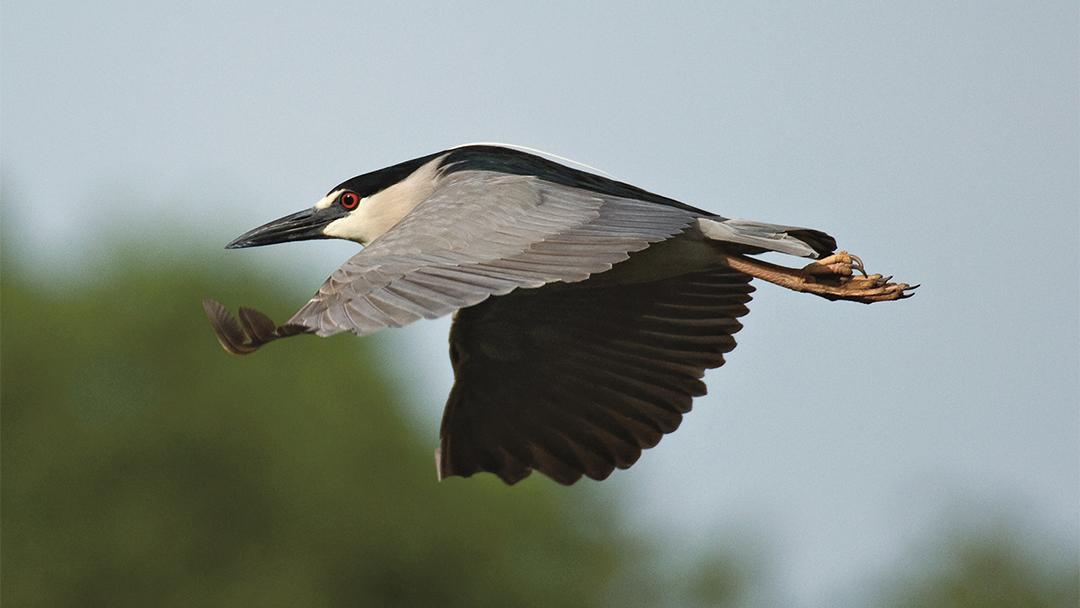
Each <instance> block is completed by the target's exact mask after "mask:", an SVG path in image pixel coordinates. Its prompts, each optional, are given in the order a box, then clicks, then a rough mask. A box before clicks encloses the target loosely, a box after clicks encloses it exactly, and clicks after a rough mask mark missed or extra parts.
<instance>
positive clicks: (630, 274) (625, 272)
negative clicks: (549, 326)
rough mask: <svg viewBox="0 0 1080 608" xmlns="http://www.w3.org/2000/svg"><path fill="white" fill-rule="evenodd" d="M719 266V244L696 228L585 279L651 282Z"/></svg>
mask: <svg viewBox="0 0 1080 608" xmlns="http://www.w3.org/2000/svg"><path fill="white" fill-rule="evenodd" d="M718 263H719V256H718V252H717V244H716V243H715V242H713V241H709V240H708V239H706V238H705V237H704V236H703V235H702V234H701V231H700V230H698V229H697V228H696V227H694V228H691V229H690V230H688V231H686V232H684V233H682V234H679V235H677V236H674V237H672V238H670V239H667V240H665V241H660V242H658V243H653V244H652V245H649V247H648V248H646V249H644V250H642V251H638V252H636V253H632V254H630V259H628V260H626V261H625V262H622V263H619V264H616V265H615V266H614V267H613V268H612V269H611V270H609V271H607V272H604V273H600V274H595V275H593V276H591V277H590V278H588V279H586V282H588V283H593V282H595V283H604V284H611V283H616V284H630V283H650V282H652V281H659V280H662V279H667V278H671V277H676V276H680V275H684V274H687V273H691V272H699V271H702V270H706V269H708V268H714V267H716V265H717V264H718Z"/></svg>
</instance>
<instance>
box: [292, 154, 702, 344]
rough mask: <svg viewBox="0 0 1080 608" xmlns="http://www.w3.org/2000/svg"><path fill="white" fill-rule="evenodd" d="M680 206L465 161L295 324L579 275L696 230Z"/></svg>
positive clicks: (477, 296) (396, 317) (408, 316)
mask: <svg viewBox="0 0 1080 608" xmlns="http://www.w3.org/2000/svg"><path fill="white" fill-rule="evenodd" d="M696 217H697V216H696V215H695V214H694V213H693V212H691V211H688V210H685V209H680V208H677V207H671V206H665V205H658V204H655V203H650V202H645V201H640V200H636V199H633V198H620V197H616V196H611V195H605V194H598V193H595V192H592V191H589V190H584V189H580V188H575V187H570V186H565V185H561V184H554V183H551V182H548V181H544V180H541V179H538V178H536V177H530V176H519V175H505V174H500V173H495V172H489V171H461V172H458V173H453V174H451V175H449V176H447V177H445V178H443V183H442V184H441V185H440V186H439V188H438V189H437V190H436V191H435V192H434V193H433V194H432V195H431V196H430V197H429V198H428V199H426V200H425V201H423V202H422V203H420V204H419V205H417V207H416V208H415V209H413V210H412V211H411V212H410V213H409V214H408V215H406V216H405V218H404V219H402V220H401V221H400V222H398V224H397V225H395V226H394V227H393V228H391V229H390V230H389V231H388V232H386V233H385V234H383V235H382V236H381V237H379V238H378V239H376V240H375V241H374V242H372V243H371V245H369V246H368V247H367V248H365V249H364V250H363V251H361V252H360V253H358V254H356V255H355V256H353V257H352V258H351V259H349V261H347V262H346V263H345V264H344V265H343V266H342V267H341V268H339V269H338V270H337V271H335V272H334V274H333V275H331V276H330V278H329V279H327V280H326V282H325V283H323V285H322V287H320V288H319V291H318V292H317V293H316V294H315V296H314V297H313V298H312V299H311V300H310V301H309V302H308V303H307V304H306V305H304V307H303V308H301V309H300V310H299V311H298V312H297V313H296V314H295V315H293V317H292V318H291V319H289V321H288V323H289V324H292V325H299V326H303V327H306V328H309V329H310V330H311V331H313V332H314V333H317V334H319V335H323V336H326V335H330V334H334V333H338V332H340V331H344V330H351V331H353V332H355V333H357V334H360V335H363V334H368V333H371V332H374V331H377V330H379V329H382V328H383V327H400V326H402V325H405V324H408V323H411V322H413V321H415V320H417V319H420V318H434V317H438V316H442V315H445V314H448V313H450V312H453V311H455V310H458V309H460V308H464V307H468V306H473V305H475V304H477V303H479V302H481V301H483V300H484V299H486V298H488V297H489V296H492V295H502V294H506V293H508V292H510V291H512V290H513V289H515V288H518V287H539V286H541V285H545V284H548V283H553V282H557V281H563V282H574V281H580V280H583V279H585V278H587V277H588V276H589V275H591V274H594V273H597V272H603V271H605V270H608V269H610V268H611V266H612V265H613V264H616V263H618V262H621V261H623V260H625V259H627V257H628V254H629V253H631V252H634V251H639V250H641V249H644V248H646V247H648V246H649V243H653V242H657V241H661V240H664V239H667V238H670V237H671V236H674V235H676V234H679V233H681V232H683V231H684V230H686V229H687V228H688V227H689V226H691V225H692V224H693V222H694V221H695V219H696Z"/></svg>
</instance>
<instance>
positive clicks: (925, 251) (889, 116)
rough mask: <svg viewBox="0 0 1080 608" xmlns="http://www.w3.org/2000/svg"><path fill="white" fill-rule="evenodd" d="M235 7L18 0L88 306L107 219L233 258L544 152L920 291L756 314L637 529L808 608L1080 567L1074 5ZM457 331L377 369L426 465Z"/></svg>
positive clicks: (10, 40)
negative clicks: (978, 546)
mask: <svg viewBox="0 0 1080 608" xmlns="http://www.w3.org/2000/svg"><path fill="white" fill-rule="evenodd" d="M220 4H221V3H218V2H213V3H209V2H208V3H201V2H195V3H175V2H171V3H147V2H102V3H75V2H70V3H65V2H61V3H48V2H29V1H26V0H8V1H6V2H4V5H3V9H2V10H3V13H2V38H3V40H2V44H3V48H2V51H3V56H2V57H3V66H2V79H3V80H2V84H3V105H2V131H0V134H2V138H3V139H2V155H3V157H2V160H3V174H2V175H3V192H2V195H3V211H4V216H3V220H4V222H8V225H7V228H8V230H7V231H6V234H9V235H13V237H14V238H15V239H17V243H16V245H17V248H16V251H17V255H19V256H21V257H24V258H25V259H26V260H27V261H29V262H33V263H37V264H40V265H41V267H42V268H43V269H45V268H48V269H49V271H50V272H57V270H56V269H55V268H54V266H57V265H59V262H61V261H62V262H63V265H64V266H69V267H70V268H71V269H72V271H73V278H79V277H82V278H84V279H87V280H92V277H93V269H94V265H95V260H96V259H97V258H98V257H99V256H100V255H101V253H102V251H103V248H102V246H101V245H100V244H98V243H96V242H95V239H97V238H99V237H100V236H102V235H105V234H113V231H112V230H111V228H114V227H116V226H117V225H120V226H122V227H123V228H124V229H125V230H128V231H131V232H133V233H148V234H155V235H157V234H163V233H167V232H175V233H176V234H178V235H182V236H190V235H192V234H199V235H201V236H202V237H205V241H200V242H199V245H200V246H202V245H203V244H204V243H210V244H211V245H213V244H214V243H221V244H224V243H225V242H227V241H228V240H229V239H231V238H232V237H235V236H236V235H237V234H239V233H240V232H243V231H245V230H247V229H248V228H251V227H253V226H255V225H258V224H261V223H263V222H265V221H267V220H269V219H272V218H275V217H278V216H280V215H283V214H285V213H288V212H291V211H294V210H298V209H300V208H301V207H304V206H307V205H310V204H312V203H313V202H314V201H315V200H317V199H318V198H319V197H320V196H321V195H322V194H323V193H324V192H325V191H326V190H327V189H328V188H329V187H331V186H333V185H334V184H337V183H339V182H340V181H342V180H343V179H345V178H348V177H351V176H353V175H356V174H358V173H362V172H366V171H369V170H373V169H376V168H379V167H382V166H385V165H387V164H390V163H394V162H397V161H400V160H405V159H407V158H412V157H415V156H419V155H422V154H425V153H428V152H432V151H435V150H438V149H441V148H445V147H447V146H450V145H454V144H457V143H462V142H467V141H477V140H487V141H507V142H513V143H518V144H522V145H528V146H534V147H538V148H542V149H546V150H550V151H552V152H555V153H558V154H562V155H566V156H570V157H573V158H576V159H579V160H581V161H583V162H586V163H589V164H592V165H595V166H597V167H600V168H602V169H604V170H606V171H607V172H609V173H612V174H614V175H616V176H617V177H619V178H621V179H624V180H627V181H630V182H633V183H635V184H638V185H640V186H643V187H646V188H649V189H652V190H654V191H656V192H660V193H663V194H666V195H669V196H673V197H676V198H679V199H681V200H683V201H686V202H688V203H691V204H694V205H697V206H701V207H704V208H707V209H711V210H713V211H716V212H719V213H722V214H724V215H726V216H731V217H747V218H754V219H760V220H764V221H774V222H781V223H789V224H800V225H806V226H812V227H817V228H821V229H824V230H827V231H829V232H831V233H832V234H835V235H836V236H837V237H838V238H839V239H840V242H841V245H842V246H843V247H844V248H847V249H850V250H851V251H854V252H856V253H858V254H860V255H861V256H863V258H864V259H865V260H866V262H867V264H868V265H869V267H870V269H871V270H872V271H877V272H885V273H895V274H896V275H897V276H898V278H900V279H903V280H905V281H910V282H921V283H923V284H924V287H923V288H922V290H921V291H920V292H919V294H918V296H917V297H916V298H914V299H912V300H909V301H906V302H903V303H899V304H884V305H875V306H872V307H865V306H858V305H850V304H845V303H829V302H825V301H823V300H818V299H816V298H812V297H809V296H799V295H797V294H793V293H789V292H784V291H781V290H780V289H777V288H772V287H771V286H762V287H760V288H759V291H758V293H757V299H756V300H755V302H754V304H753V305H752V313H751V315H750V316H749V317H748V318H747V319H746V329H745V330H744V331H743V332H742V333H741V334H739V336H738V337H739V339H740V346H739V348H738V349H737V350H736V351H735V352H734V353H732V355H731V356H730V358H729V363H728V365H726V366H725V367H723V368H722V369H720V370H716V371H714V372H712V373H710V374H709V375H708V376H707V381H708V383H709V387H710V392H711V394H710V395H709V396H708V397H707V398H704V399H700V400H699V401H698V402H697V404H696V407H695V411H694V413H693V414H691V415H690V416H689V417H688V418H687V420H686V422H685V423H684V425H683V427H682V428H681V429H680V430H679V432H678V433H676V434H675V435H673V436H671V437H668V438H666V439H665V440H664V441H663V442H662V443H661V445H660V446H659V447H658V448H656V449H654V450H652V451H650V452H648V453H646V455H645V456H644V457H643V458H642V460H641V462H640V463H639V464H638V465H636V466H635V467H634V468H633V469H631V470H630V471H628V472H623V473H617V474H616V475H615V478H614V479H613V480H612V482H609V484H608V485H610V486H612V487H615V488H618V489H619V490H621V491H622V494H621V495H619V497H618V499H619V500H620V501H623V502H624V503H625V505H626V510H627V511H628V513H629V514H630V517H631V521H632V523H633V524H634V525H641V526H648V527H657V528H659V529H662V530H665V531H669V532H671V533H672V534H673V539H674V542H675V544H674V545H673V547H678V546H679V545H680V544H681V543H709V542H713V541H718V540H721V539H727V538H728V534H729V533H731V532H733V531H734V532H737V533H738V534H741V535H743V536H744V537H746V538H749V539H750V540H757V539H759V538H760V539H762V540H764V541H766V543H767V544H768V546H770V547H772V549H771V550H770V558H769V559H771V560H772V565H773V566H774V568H773V569H772V570H773V571H774V572H775V576H776V577H778V579H777V584H778V585H779V586H780V588H781V589H782V590H783V592H784V593H786V594H789V595H790V596H791V597H792V598H794V599H796V600H799V601H800V602H801V603H803V604H804V605H823V604H827V603H829V602H830V601H832V600H835V599H836V597H837V594H842V593H847V592H850V583H851V582H852V581H853V580H856V579H858V578H859V577H861V576H864V575H874V574H876V573H881V572H884V571H886V570H887V569H888V568H889V567H890V564H893V563H895V562H896V560H901V559H904V557H905V556H906V555H909V553H907V552H908V551H911V550H914V548H916V547H918V546H920V545H919V543H921V542H922V541H923V540H924V539H925V538H926V537H927V536H928V535H932V534H934V533H936V532H937V531H938V530H939V529H940V527H941V525H943V524H942V522H943V521H946V520H948V519H949V518H954V519H960V520H966V521H967V523H973V521H974V520H976V519H978V518H979V517H984V516H985V517H987V519H988V520H989V519H991V518H992V516H993V515H995V514H1001V513H1005V514H1006V515H1016V516H1017V518H1018V519H1017V521H1019V522H1020V523H1021V525H1023V526H1024V531H1025V534H1026V537H1027V539H1028V540H1030V542H1031V543H1032V546H1033V547H1034V548H1035V550H1036V551H1041V552H1043V553H1044V554H1046V555H1050V554H1052V553H1053V552H1073V553H1075V551H1076V545H1077V538H1078V513H1077V509H1078V504H1080V471H1078V467H1080V455H1078V447H1077V446H1078V429H1080V418H1078V403H1080V386H1078V379H1077V378H1078V373H1080V361H1078V349H1080V346H1078V345H1080V329H1078V322H1080V321H1078V319H1080V305H1078V261H1080V260H1078V240H1080V236H1078V235H1080V219H1078V208H1080V195H1078V163H1080V158H1078V136H1080V135H1078V132H1080V128H1078V121H1077V112H1078V107H1080V105H1078V104H1080V100H1078V92H1077V75H1078V64H1077V61H1078V59H1077V58H1078V46H1077V28H1078V15H1077V7H1076V4H1075V3H1074V2H1058V3H1041V4H1040V6H1041V8H1037V9H1036V8H1033V5H1031V4H1030V3H1022V2H1016V3H998V2H994V3H985V2H964V3H943V2H921V3H875V4H873V5H871V4H870V3H865V2H850V3H833V4H830V5H829V6H828V7H825V6H822V5H821V4H820V3H780V4H771V5H769V6H765V5H764V4H765V3H758V2H745V3H723V2H709V3H704V2H703V3H683V4H680V5H678V6H672V4H673V3H657V4H654V5H649V4H644V3H635V4H634V6H633V7H629V6H624V5H623V4H616V3H599V2H598V3H579V2H568V3H561V4H559V3H535V2H534V3H498V4H495V3H462V2H455V3H448V4H445V5H443V6H426V5H424V4H416V5H405V4H403V3H388V4H384V5H377V4H364V3H352V2H326V3H314V4H312V3H292V4H287V3H273V4H268V3H264V2H238V3H231V4H230V5H229V6H228V7H222V6H221V5H220ZM354 250H355V247H353V246H351V245H349V244H345V243H328V242H317V243H306V244H298V245H295V246H291V247H279V248H269V249H259V250H252V251H242V252H236V251H231V252H226V251H224V250H219V249H216V247H215V249H214V251H213V252H211V255H213V256H216V257H215V258H214V259H215V260H216V261H217V263H220V264H223V265H228V264H236V263H239V261H240V260H244V261H250V260H255V259H258V260H261V261H264V262H265V263H266V266H265V268H267V272H270V270H269V269H270V268H279V269H280V273H281V275H282V277H283V283H288V288H289V289H290V290H291V292H292V293H293V294H294V296H295V304H296V305H297V306H299V305H300V304H301V303H302V302H303V301H304V299H305V298H306V297H307V296H308V295H309V294H310V293H311V292H313V291H314V289H315V288H316V287H317V286H318V284H319V283H320V282H321V281H322V279H323V278H324V277H325V276H326V275H327V274H328V273H329V272H330V271H331V270H332V269H333V268H334V267H335V266H336V265H337V264H338V263H340V262H341V261H343V260H344V259H345V257H347V256H348V255H349V254H350V253H351V252H352V251H354ZM230 304H238V303H237V302H232V303H230ZM250 304H253V305H258V303H256V302H251V303H250ZM192 314H201V312H200V311H198V310H197V308H196V309H193V311H192ZM447 328H448V322H446V321H436V322H424V323H419V324H417V325H415V326H413V327H410V328H408V329H405V330H401V331H397V332H392V333H384V334H381V335H380V336H378V337H377V338H375V339H377V340H379V341H380V342H381V343H383V345H384V346H386V347H387V348H388V349H389V351H390V352H392V353H394V357H393V358H392V359H391V360H390V361H389V362H388V364H387V365H388V371H389V372H390V373H392V374H394V375H398V376H405V375H407V374H409V373H411V370H413V369H415V368H417V367H419V368H428V369H430V370H433V371H432V372H431V373H430V378H429V381H428V382H427V383H424V384H423V385H421V386H419V387H417V388H416V391H417V395H418V396H419V397H420V399H419V400H418V402H419V403H422V404H424V405H423V406H422V408H421V409H420V411H418V412H417V413H416V416H415V417H416V419H417V420H418V424H419V425H420V426H421V427H422V428H423V429H424V430H425V432H429V433H430V434H431V435H432V445H433V446H434V444H435V440H434V434H435V428H436V424H437V421H438V417H439V413H440V411H441V407H442V403H443V400H444V398H445V394H446V391H447V388H448V386H449V383H450V368H449V364H448V362H447V359H446V353H445V351H446V331H447ZM340 339H348V338H340ZM214 354H216V353H214ZM701 479H708V480H710V481H709V482H708V483H701V481H700V480H701ZM598 489H599V490H600V491H601V492H603V491H604V490H603V487H601V488H598ZM957 513H959V515H957Z"/></svg>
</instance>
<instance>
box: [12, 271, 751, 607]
mask: <svg viewBox="0 0 1080 608" xmlns="http://www.w3.org/2000/svg"><path fill="white" fill-rule="evenodd" d="M10 260H11V258H10V256H5V262H9V261H10ZM39 272H40V269H39ZM2 280H3V284H2V301H0V305H2V312H3V326H2V332H3V341H2V350H0V361H2V365H3V367H2V374H3V377H2V392H0V399H2V403H3V409H2V449H3V488H2V510H3V518H4V520H3V546H2V551H3V555H2V558H3V577H4V580H3V601H4V604H5V605H7V606H21V605H34V606H97V605H101V606H104V605H108V606H118V605H130V606H149V605H164V606H168V605H175V606H193V605H197V606H205V605H259V606H266V605H289V606H357V605H372V606H435V605H439V606H485V605H490V606H596V605H604V604H607V603H609V601H610V600H612V598H616V597H618V598H620V601H621V602H627V601H629V603H630V604H633V603H635V598H637V601H640V602H645V601H650V602H651V601H654V600H659V601H662V600H663V598H664V597H665V596H667V595H668V592H669V591H670V589H668V588H667V586H668V585H670V584H671V579H670V573H668V574H663V573H657V572H656V571H655V570H654V568H653V566H655V563H654V559H653V558H654V557H655V555H654V553H653V552H652V549H651V545H649V543H648V541H647V539H645V538H644V537H642V536H641V535H639V534H637V533H633V532H630V531H627V530H625V529H623V528H620V526H619V514H618V513H617V512H614V511H613V510H612V509H613V507H612V506H611V505H613V504H614V501H605V500H598V499H597V497H596V495H595V494H594V493H593V492H595V489H590V488H589V487H587V486H579V487H574V488H561V487H557V486H555V485H554V484H553V483H551V482H549V481H548V480H546V479H543V478H540V477H539V476H534V478H530V479H528V480H526V481H525V482H523V483H521V484H519V485H518V486H515V487H512V488H508V487H505V486H503V485H502V484H501V482H499V481H497V480H496V479H494V478H493V477H491V476H479V477H475V478H473V479H469V480H462V479H451V480H447V481H445V482H442V483H439V482H437V481H436V480H435V473H434V466H433V464H432V446H433V445H434V443H435V442H434V438H433V437H422V438H421V437H418V432H417V431H416V429H415V428H414V427H412V426H410V425H409V424H408V423H407V421H405V420H403V418H402V417H403V414H404V413H405V412H406V411H407V410H406V408H405V407H404V405H403V404H402V403H401V400H400V397H399V395H398V393H397V392H395V391H394V390H393V389H392V387H390V386H389V385H388V384H387V381H386V380H385V378H384V377H383V375H382V371H383V364H381V363H380V362H379V360H378V353H377V352H374V351H373V349H372V346H371V345H372V341H370V340H361V339H355V338H349V337H342V338H336V339H330V340H319V339H315V338H309V337H300V338H295V339H293V340H290V343H289V344H286V345H280V346H279V345H274V346H275V347H271V348H267V349H265V350H264V351H262V352H260V353H258V355H255V356H253V357H250V358H236V357H230V356H227V355H225V354H224V353H223V352H222V351H221V350H220V348H219V347H218V346H217V344H216V342H215V340H214V338H213V336H212V333H211V331H210V329H209V327H208V326H207V323H206V320H205V318H204V317H203V316H202V312H201V307H200V298H201V297H202V296H204V295H208V294H220V295H223V296H227V297H228V299H229V301H232V302H251V303H255V302H258V303H259V304H266V303H273V302H279V301H282V300H284V298H282V297H281V296H280V294H279V293H276V290H274V289H272V288H270V287H269V285H268V284H267V283H266V282H260V281H257V280H255V279H248V280H245V281H242V282H243V283H245V285H244V286H243V287H237V286H236V285H235V284H234V283H233V282H230V281H227V280H226V279H225V278H224V277H222V276H217V275H214V274H213V273H211V272H209V271H207V270H206V267H205V266H203V265H200V264H199V263H198V262H197V261H195V262H193V261H188V262H161V261H150V260H147V259H145V256H140V255H122V256H117V257H116V259H115V261H114V263H112V264H110V265H108V267H107V268H105V269H103V270H102V272H101V273H100V274H99V275H97V276H95V277H94V279H93V280H92V281H87V282H85V284H84V285H82V286H70V285H66V284H62V283H53V284H50V285H49V286H47V288H45V289H42V288H40V287H39V285H38V283H37V282H36V281H35V278H34V277H33V276H30V275H29V274H28V273H27V272H26V271H25V269H22V268H19V267H12V266H11V265H10V264H8V265H7V266H5V268H4V272H3V275H2ZM273 312H276V313H279V314H283V313H285V312H286V311H284V310H278V311H273ZM717 568H720V569H722V567H721V566H717ZM729 578H731V575H730V574H724V575H723V576H719V577H715V576H714V577H713V579H711V580H728V579H729ZM661 585H664V588H663V589H662V590H661V589H660V586H661ZM699 587H700V585H699ZM732 588H735V587H734V583H733V586H732ZM732 588H724V589H716V588H715V585H713V586H712V587H709V586H706V587H704V588H703V590H700V589H698V588H697V587H694V582H693V581H690V582H688V583H687V584H686V589H683V590H681V591H679V592H678V593H679V597H684V598H686V597H689V598H691V601H692V602H694V603H701V604H711V603H716V602H718V601H719V600H720V599H723V598H729V597H730V596H731V595H732V590H731V589H732Z"/></svg>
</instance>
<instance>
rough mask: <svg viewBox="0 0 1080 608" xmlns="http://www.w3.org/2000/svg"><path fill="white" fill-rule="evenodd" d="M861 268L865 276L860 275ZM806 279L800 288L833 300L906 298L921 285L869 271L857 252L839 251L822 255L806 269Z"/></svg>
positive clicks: (804, 269)
mask: <svg viewBox="0 0 1080 608" xmlns="http://www.w3.org/2000/svg"><path fill="white" fill-rule="evenodd" d="M856 271H858V272H859V273H861V275H862V276H856V275H855V272H856ZM802 272H803V279H804V280H803V281H802V282H801V283H802V284H801V285H800V287H801V289H799V291H806V292H809V293H813V294H815V295H819V296H821V297H823V298H826V299H829V300H850V301H853V302H863V303H865V304H869V303H871V302H888V301H889V300H903V299H904V298H910V297H911V296H912V295H914V294H913V293H912V292H913V291H914V290H915V289H916V288H918V285H908V284H907V283H891V282H890V281H891V280H892V277H891V276H888V277H883V276H881V275H880V274H867V272H866V268H865V267H864V266H863V261H862V260H861V259H860V258H859V256H857V255H852V254H850V253H848V252H846V251H839V252H837V253H834V254H833V255H830V256H828V257H826V258H822V259H820V260H818V261H816V262H813V263H811V264H807V265H806V266H805V267H803V269H802Z"/></svg>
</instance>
